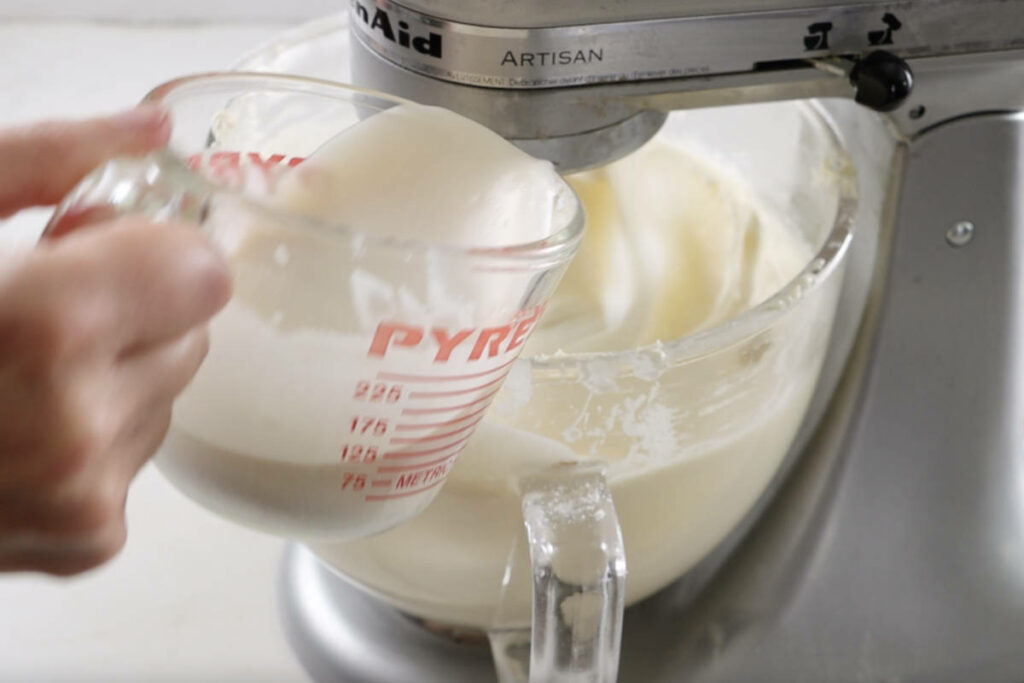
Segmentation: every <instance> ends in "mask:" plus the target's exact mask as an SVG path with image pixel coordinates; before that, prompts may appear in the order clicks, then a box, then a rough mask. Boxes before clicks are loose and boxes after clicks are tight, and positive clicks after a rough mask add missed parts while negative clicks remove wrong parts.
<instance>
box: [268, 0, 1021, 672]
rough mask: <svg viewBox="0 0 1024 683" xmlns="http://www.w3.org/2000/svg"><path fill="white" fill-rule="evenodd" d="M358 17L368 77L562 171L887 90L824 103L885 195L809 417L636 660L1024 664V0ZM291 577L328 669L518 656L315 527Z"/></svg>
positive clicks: (673, 665)
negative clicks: (343, 550)
mask: <svg viewBox="0 0 1024 683" xmlns="http://www.w3.org/2000/svg"><path fill="white" fill-rule="evenodd" d="M348 25H349V26H350V28H351V31H352V34H353V40H352V41H351V43H352V55H351V60H352V69H353V73H352V75H353V78H354V80H355V81H356V82H357V83H359V84H363V85H367V86H371V87H374V88H377V89H379V90H384V91H387V92H391V93H394V94H398V95H402V96H405V97H409V98H411V99H415V100H418V101H421V102H425V103H434V104H441V105H444V106H446V107H449V108H451V109H454V110H456V111H458V112H460V113H463V114H465V115H467V116H470V117H471V118H475V119H477V120H479V121H481V122H483V123H485V124H487V125H488V126H490V127H491V128H493V129H495V130H496V131H498V132H499V133H501V134H502V135H504V136H505V137H507V138H509V139H511V140H513V141H515V142H516V143H517V144H518V145H520V146H521V147H523V148H524V149H526V150H528V151H530V152H531V153H533V154H535V155H537V156H542V157H545V158H548V159H551V160H552V161H554V162H555V163H556V165H558V166H559V167H560V168H561V169H562V170H565V171H571V170H577V169H584V168H589V167H593V166H596V165H599V164H603V163H606V162H608V161H611V160H613V159H616V158H618V157H621V156H623V155H626V154H628V153H629V152H630V151H632V150H634V149H637V148H638V147H639V146H640V145H642V144H643V143H644V142H646V141H647V140H648V139H650V138H651V137H652V136H653V135H654V134H655V133H656V132H657V131H658V130H659V128H660V126H661V125H662V123H663V122H664V120H665V118H666V115H667V112H669V111H673V110H677V109H683V108H694V107H708V106H721V105H741V104H744V103H751V102H763V101H770V100H788V99H804V98H843V99H847V100H849V99H851V98H852V99H855V100H856V101H857V102H859V103H860V104H862V105H865V106H864V107H860V108H853V107H851V106H848V105H847V104H846V103H843V102H837V101H833V100H831V99H830V100H827V101H825V102H824V104H823V106H824V107H825V109H827V110H828V112H829V113H830V114H831V115H832V116H833V118H834V120H835V121H837V122H838V124H839V126H840V129H841V130H842V132H843V134H844V137H845V138H846V142H847V144H848V146H849V148H850V151H851V153H852V155H853V157H854V162H855V164H856V166H857V169H858V173H859V180H860V190H859V200H860V218H859V222H858V231H859V233H858V238H857V239H858V241H857V242H856V243H855V245H854V248H853V253H852V254H851V263H850V269H849V271H848V272H847V283H846V287H845V289H844V292H843V294H842V297H841V299H840V303H839V313H838V315H837V321H836V327H835V329H834V331H833V339H834V342H833V344H832V347H831V348H830V350H829V354H828V357H827V358H826V361H825V367H824V370H823V372H822V375H821V379H820V381H819V386H818V390H817V393H816V395H815V398H814V399H813V400H812V403H811V408H810V409H809V411H808V414H807V416H806V418H805V421H804V426H803V429H802V431H801V433H800V435H799V436H798V437H797V439H796V441H795V443H794V445H793V448H792V450H791V456H790V457H789V458H787V461H786V462H787V464H786V465H785V466H784V467H783V468H782V469H781V470H780V472H779V473H778V474H777V476H776V477H775V480H774V482H773V484H772V485H771V486H769V487H768V490H767V491H766V492H765V493H764V495H763V496H762V497H761V499H760V501H759V502H758V504H757V505H756V506H755V507H754V509H753V510H751V511H750V513H749V514H748V515H747V516H746V518H745V519H744V521H743V522H741V523H740V524H739V525H738V526H737V527H736V528H735V530H734V531H733V533H731V534H730V536H729V538H728V539H726V540H725V541H723V542H722V543H721V544H720V545H719V546H718V547H717V548H716V549H715V550H714V552H712V553H711V554H709V555H708V556H707V557H706V558H705V559H704V561H702V562H701V563H700V564H699V565H698V566H697V567H695V568H693V569H692V570H691V571H690V572H688V573H687V574H686V575H685V576H684V577H683V578H682V579H681V580H680V581H679V582H677V583H676V584H674V585H673V586H671V587H669V588H668V589H666V590H664V591H662V592H661V593H659V594H658V595H657V596H655V597H654V598H652V599H649V600H646V601H645V602H643V603H641V604H639V605H637V606H635V607H633V608H631V609H629V610H627V612H626V619H625V628H624V630H623V644H622V661H621V667H620V673H619V680H621V681H628V682H631V681H644V682H645V683H646V682H652V683H653V682H657V681H677V680H686V681H759V682H760V681H780V682H781V681H861V680H866V681H875V680H878V681H929V682H933V681H963V680H972V681H1014V680H1020V679H1021V678H1024V654H1022V650H1021V648H1020V646H1019V642H1018V641H1019V634H1020V633H1024V460H1022V454H1021V450H1020V449H1021V446H1020V444H1021V442H1022V437H1024V433H1022V430H1021V426H1020V425H1021V405H1022V404H1021V402H1022V400H1024V398H1022V395H1021V392H1022V389H1024V375H1022V374H1021V373H1020V371H1019V368H1018V365H1019V363H1018V362H1017V360H1016V354H1015V346H1016V344H1015V342H1017V341H1018V337H1019V336H1020V332H1019V328H1020V321H1019V318H1020V311H1021V310H1022V308H1021V305H1020V300H1021V296H1022V295H1024V293H1022V292H1021V291H1019V290H1020V286H1019V280H1020V278H1018V277H1016V271H1015V267H1016V266H1015V258H1014V253H1015V251H1017V250H1019V242H1020V238H1019V234H1018V233H1019V232H1020V231H1021V230H1024V212H1022V210H1021V206H1022V205H1021V199H1020V198H1021V197H1022V196H1024V184H1022V180H1021V179H1022V178H1024V174H1022V173H1021V170H1020V169H1021V168H1024V134H1022V133H1024V113H1022V109H1024V2H1021V1H1020V0H992V1H987V0H980V1H976V2H963V1H951V0H923V1H913V0H911V1H907V2H899V3H893V2H861V3H856V4H846V5H844V4H835V3H831V4H829V3H822V2H815V1H813V0H794V2H791V3H786V6H785V7H784V8H778V9H771V8H767V7H765V4H764V3H755V2H752V1H751V0H731V1H730V2H716V3H710V2H704V1H703V0H695V1H693V2H685V3H680V2H669V1H667V0H646V1H642V2H641V1H631V2H629V3H626V2H619V3H612V2H608V3H589V2H585V1H584V0H562V1H560V2H557V3H551V2H517V3H506V2H479V1H477V0H419V1H413V0H410V1H408V2H405V3H403V4H396V3H392V2H389V1H387V0H378V2H376V3H375V4H374V3H370V2H368V1H366V0H354V1H353V2H352V4H351V6H350V14H349V20H348ZM872 109H873V110H875V111H878V112H887V113H886V114H885V116H884V117H880V116H878V115H877V114H875V113H872V112H871V111H870V110H872ZM872 223H873V224H874V229H873V230H871V229H867V230H862V229H861V228H864V227H865V225H866V224H872ZM281 590H282V606H283V611H284V616H285V622H286V627H287V630H288V632H289V635H290V638H291V641H292V643H293V646H294V647H295V648H296V650H297V652H298V654H299V656H300V658H301V659H302V660H303V662H304V664H305V665H306V667H307V669H308V670H309V671H310V672H311V673H312V674H313V676H314V677H315V678H316V679H317V680H325V681H326V680H344V681H389V680H399V681H411V680H416V681H435V680H436V681H488V680H493V676H494V673H493V668H494V665H493V663H492V661H491V658H490V653H489V651H487V649H486V648H476V647H473V646H470V645H460V644H456V643H454V642H451V641H448V640H445V639H443V638H440V637H438V636H437V635H436V634H435V633H432V632H429V631H427V630H425V629H423V628H421V627H420V626H419V625H417V624H414V623H413V622H412V621H410V620H408V619H406V618H405V617H404V616H402V615H400V614H399V613H398V612H397V611H395V610H393V609H391V608H388V607H384V606H382V605H380V604H379V603H377V602H376V601H375V600H374V599H372V598H371V597H369V596H368V595H365V594H364V593H362V592H360V591H359V590H357V589H355V588H353V587H352V586H350V585H348V584H347V583H346V582H345V581H343V580H342V579H340V578H338V577H337V576H336V575H335V574H334V573H332V572H330V571H329V570H327V569H326V568H324V567H323V566H322V565H321V564H320V562H319V560H317V559H316V558H315V557H314V556H313V555H312V554H311V553H309V552H308V551H307V550H305V549H303V548H301V547H294V548H292V549H291V550H290V552H289V554H288V556H287V557H286V560H285V564H284V569H283V573H282V579H281Z"/></svg>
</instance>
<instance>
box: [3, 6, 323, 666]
mask: <svg viewBox="0 0 1024 683" xmlns="http://www.w3.org/2000/svg"><path fill="white" fill-rule="evenodd" d="M285 28H287V26H286V25H284V24H272V23H265V24H250V25H240V24H231V25H228V24H221V25H185V26H178V27H166V28H160V27H157V28H154V27H146V26H126V25H120V26H117V25H93V24H87V23H46V22H39V21H35V22H24V23H12V22H9V21H8V22H4V23H2V24H0V92H2V93H3V95H2V96H0V125H4V124H8V123H12V122H19V121H29V120H33V119H37V118H41V117H65V116H79V115H87V114H93V113H97V112H104V111H110V110H115V109H119V108H122V107H127V106H130V105H132V104H134V103H135V102H137V101H138V100H139V98H141V96H142V95H143V94H145V93H146V92H147V91H148V90H149V89H150V88H151V87H152V86H154V85H156V84H158V83H159V82H161V81H163V80H166V79H168V78H170V77H173V76H178V75H181V74H183V73H188V72H195V71H207V70H213V69H219V68H225V67H227V66H229V65H230V64H232V63H233V62H235V61H236V60H237V59H238V57H239V56H240V55H242V54H243V53H245V52H247V51H249V50H250V49H252V48H253V47H255V46H256V45H258V44H259V43H260V42H262V41H264V40H266V39H268V38H270V37H271V36H273V35H274V34H276V33H279V32H281V31H282V30H284V29H285ZM0 163H2V160H0ZM46 216H47V212H45V211H31V212H26V213H25V214H23V215H21V216H18V217H16V218H14V219H12V220H10V221H7V222H6V223H4V222H0V242H2V243H11V242H20V243H22V244H25V243H30V242H31V241H32V239H33V236H34V235H35V234H36V233H37V232H38V231H39V230H40V229H41V227H42V224H43V222H45V219H46ZM128 522H129V538H128V543H127V546H126V547H125V549H124V551H123V552H122V553H121V555H119V556H118V557H117V558H116V559H115V560H114V561H112V562H111V563H110V564H108V565H106V566H105V567H103V568H101V569H99V570H96V571H94V572H91V573H89V574H87V575H85V576H82V577H79V578H74V579H64V580H56V579H50V578H46V577H41V576H29V575H12V574H7V575H4V574H0V681H2V682H3V683H36V682H40V683H42V682H44V681H45V682H46V683H55V682H57V681H76V682H82V683H85V682H90V681H103V682H104V683H119V682H127V681H132V682H133V683H134V682H142V681H145V682H147V683H160V682H162V681H175V682H184V681H188V682H190V683H205V682H211V683H212V682H217V683H230V682H233V681H247V682H249V683H259V682H262V681H273V682H275V683H288V682H290V681H306V680H308V679H307V677H306V676H305V674H304V673H303V671H302V669H301V668H300V666H299V665H298V663H297V662H296V661H295V658H294V657H293V656H292V654H291V651H290V649H289V647H288V645H287V643H286V642H285V640H284V636H283V633H282V632H281V628H280V624H279V620H278V616H277V609H276V587H275V579H276V572H277V564H278V560H279V558H280V554H281V550H282V547H283V544H282V542H281V541H279V540H276V539H273V538H270V537H266V536H262V535H259V534H256V533H253V532H249V531H246V530H244V529H241V528H239V527H237V526H234V525H231V524H229V523H228V522H224V521H221V520H220V519H219V518H216V517H214V516H213V515H211V514H209V513H207V512H205V511H204V510H202V509H200V508H199V507H197V506H196V505H194V504H192V503H191V502H189V501H188V500H187V499H185V498H184V497H183V496H181V494H179V493H177V491H175V490H174V489H172V488H171V487H170V486H169V485H168V484H167V483H165V482H164V480H163V479H162V478H161V477H160V475H159V474H158V473H157V472H156V471H155V470H154V469H153V468H152V467H147V468H146V469H145V470H144V471H143V472H142V474H141V475H140V476H139V478H138V479H137V481H136V482H135V484H134V486H133V488H132V492H131V495H130V496H129V500H128Z"/></svg>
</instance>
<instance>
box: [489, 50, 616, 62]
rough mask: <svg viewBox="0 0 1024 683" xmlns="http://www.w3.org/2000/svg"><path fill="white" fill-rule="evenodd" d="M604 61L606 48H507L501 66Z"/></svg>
mask: <svg viewBox="0 0 1024 683" xmlns="http://www.w3.org/2000/svg"><path fill="white" fill-rule="evenodd" d="M603 61H604V48H603V47H602V48H598V49H596V50H595V49H592V48H591V49H587V50H558V51H557V52H518V53H516V52H513V51H512V50H506V51H505V56H504V57H502V59H501V66H565V65H567V64H593V63H594V62H603Z"/></svg>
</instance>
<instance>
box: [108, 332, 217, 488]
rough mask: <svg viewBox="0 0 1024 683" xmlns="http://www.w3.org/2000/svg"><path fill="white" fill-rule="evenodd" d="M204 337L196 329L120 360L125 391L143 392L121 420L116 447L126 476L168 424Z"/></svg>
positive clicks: (202, 347)
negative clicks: (121, 427)
mask: <svg viewBox="0 0 1024 683" xmlns="http://www.w3.org/2000/svg"><path fill="white" fill-rule="evenodd" d="M208 348H209V345H208V336H207V333H206V330H205V329H202V328H200V329H196V330H193V331H192V332H190V333H188V334H186V335H185V336H184V337H182V338H181V339H178V340H176V341H174V342H171V343H168V344H164V345H162V346H160V347H158V348H156V349H152V350H147V351H146V352H143V353H136V354H134V355H133V356H131V357H129V358H127V359H125V360H124V361H123V362H122V363H121V370H120V372H121V376H122V383H123V385H124V386H125V387H126V391H139V390H141V391H142V392H143V395H142V396H140V398H139V400H137V401H136V402H135V405H136V409H135V412H134V414H133V415H131V416H130V417H129V418H128V419H127V420H126V422H125V428H124V429H123V430H122V433H121V435H120V437H119V438H118V440H117V445H116V450H117V451H118V453H120V454H123V455H122V456H120V457H121V460H122V462H121V463H120V464H121V465H122V466H123V467H124V468H125V472H126V475H127V477H128V479H130V478H132V477H134V476H135V474H136V473H137V472H138V471H139V470H140V469H141V468H142V466H143V465H145V464H146V463H147V462H148V461H149V459H150V458H151V457H152V456H153V454H154V453H156V451H157V449H158V448H159V447H160V444H161V443H162V442H163V439H164V436H165V435H166V434H167V430H168V428H169V427H170V424H171V407H172V405H173V403H174V399H175V398H176V397H177V396H178V394H180V393H181V391H182V390H183V389H184V388H185V387H186V386H187V385H188V383H189V382H190V381H191V380H192V377H193V376H195V373H196V371H197V370H198V369H199V366H200V365H201V364H202V362H203V359H204V358H205V357H206V352H207V349H208Z"/></svg>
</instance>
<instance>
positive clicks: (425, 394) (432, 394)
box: [411, 372, 508, 398]
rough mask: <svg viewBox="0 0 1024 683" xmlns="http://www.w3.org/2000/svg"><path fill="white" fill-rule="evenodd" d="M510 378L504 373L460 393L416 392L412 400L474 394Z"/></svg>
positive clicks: (461, 390)
mask: <svg viewBox="0 0 1024 683" xmlns="http://www.w3.org/2000/svg"><path fill="white" fill-rule="evenodd" d="M506 377H508V373H507V372H506V373H504V374H503V375H502V376H501V377H499V378H498V379H495V380H491V381H490V382H488V383H487V384H481V385H480V386H478V387H472V388H471V389H460V390H458V391H414V392H412V394H411V396H412V398H441V397H442V396H462V395H464V394H472V393H473V392H474V391H480V390H481V389H486V388H487V387H493V386H494V385H495V384H497V383H498V382H500V381H502V380H503V379H505V378H506Z"/></svg>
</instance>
